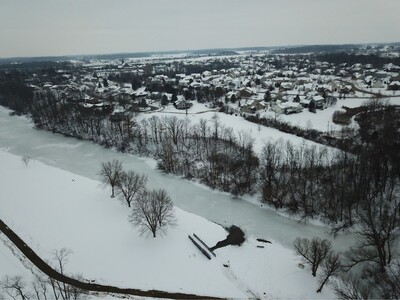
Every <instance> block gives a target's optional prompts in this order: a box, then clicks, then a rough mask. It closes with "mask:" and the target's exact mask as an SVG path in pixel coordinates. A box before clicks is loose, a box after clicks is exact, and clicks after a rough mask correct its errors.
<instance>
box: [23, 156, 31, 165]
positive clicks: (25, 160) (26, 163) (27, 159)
mask: <svg viewBox="0 0 400 300" xmlns="http://www.w3.org/2000/svg"><path fill="white" fill-rule="evenodd" d="M22 161H23V163H24V164H25V166H28V164H29V163H30V161H31V157H30V156H28V155H24V156H22Z"/></svg>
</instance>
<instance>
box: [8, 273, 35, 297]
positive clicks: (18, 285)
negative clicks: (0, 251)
mask: <svg viewBox="0 0 400 300" xmlns="http://www.w3.org/2000/svg"><path fill="white" fill-rule="evenodd" d="M0 287H1V288H2V290H3V291H4V292H5V293H6V294H7V295H8V296H9V297H11V298H12V299H14V300H16V299H21V300H28V299H30V298H31V297H32V295H31V294H30V293H29V291H28V290H27V287H26V283H25V282H24V281H23V279H22V277H21V276H14V277H10V276H5V277H4V279H3V280H2V281H1V282H0Z"/></svg>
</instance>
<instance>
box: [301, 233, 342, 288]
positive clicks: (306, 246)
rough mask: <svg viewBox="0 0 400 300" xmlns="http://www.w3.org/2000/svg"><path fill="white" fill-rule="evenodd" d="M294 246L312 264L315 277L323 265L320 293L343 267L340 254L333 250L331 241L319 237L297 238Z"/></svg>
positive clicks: (320, 277)
mask: <svg viewBox="0 0 400 300" xmlns="http://www.w3.org/2000/svg"><path fill="white" fill-rule="evenodd" d="M294 248H295V250H296V252H297V253H298V254H299V255H301V257H302V258H303V260H304V261H305V262H306V263H307V264H308V265H310V267H311V272H312V275H313V276H314V277H316V276H317V271H318V269H319V268H320V267H321V269H322V270H321V272H320V276H319V282H320V286H319V288H318V289H317V293H320V292H321V291H322V288H323V287H324V286H325V284H326V283H327V282H328V280H329V278H331V277H332V276H335V275H337V274H338V272H339V271H340V269H341V266H342V263H341V260H340V258H339V254H337V253H335V252H334V251H332V245H331V242H330V241H328V240H321V239H320V238H317V237H315V238H313V239H312V240H309V239H306V238H296V240H295V241H294Z"/></svg>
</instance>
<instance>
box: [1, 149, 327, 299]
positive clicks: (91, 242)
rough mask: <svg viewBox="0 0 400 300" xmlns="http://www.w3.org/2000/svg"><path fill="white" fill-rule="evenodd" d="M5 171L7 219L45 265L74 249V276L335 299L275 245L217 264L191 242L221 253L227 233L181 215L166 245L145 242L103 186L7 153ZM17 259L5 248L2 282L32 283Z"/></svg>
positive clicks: (228, 293) (217, 292)
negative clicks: (21, 279) (20, 279)
mask: <svg viewBox="0 0 400 300" xmlns="http://www.w3.org/2000/svg"><path fill="white" fill-rule="evenodd" d="M0 165H1V166H2V168H1V169H0V178H1V179H2V188H1V189H0V201H1V210H0V217H1V218H2V219H3V220H4V221H5V222H6V223H8V225H9V226H10V227H12V229H13V230H15V231H16V233H17V234H19V235H20V236H21V237H22V238H23V239H24V240H25V241H26V242H27V243H28V244H29V245H30V246H31V247H32V248H33V249H34V250H35V251H36V252H37V253H38V254H39V255H40V256H42V257H43V258H45V259H48V260H50V258H51V257H52V252H53V251H54V250H55V249H61V248H63V247H66V248H68V249H71V250H72V254H71V256H70V259H69V262H68V265H67V273H69V274H81V275H83V277H85V278H87V279H91V280H96V282H99V283H107V284H114V285H117V286H121V287H133V288H141V289H153V288H154V289H161V290H166V291H175V292H188V293H197V294H202V295H212V296H220V297H232V298H248V297H254V296H260V297H262V298H333V293H332V292H331V291H330V290H329V288H328V287H326V288H325V289H324V290H323V292H322V294H317V293H316V292H315V290H316V288H317V282H316V280H315V279H314V278H313V277H312V276H311V274H309V273H310V272H308V270H307V269H304V270H302V269H299V268H298V267H297V264H298V262H299V261H300V260H299V258H298V257H297V256H296V255H295V254H294V252H293V251H292V250H289V249H286V248H284V247H282V246H280V245H279V244H277V243H276V242H274V241H272V242H273V243H272V244H263V246H265V248H257V245H260V243H258V242H257V241H256V240H255V237H248V240H247V241H246V242H245V243H244V245H243V246H242V247H227V248H223V249H218V250H216V253H217V258H216V259H213V260H211V261H209V260H207V259H206V258H205V257H204V256H203V255H202V254H201V253H200V252H199V251H198V249H196V248H195V247H194V245H193V244H192V243H191V242H190V241H189V239H188V238H187V235H188V234H191V233H193V232H195V233H197V234H198V235H199V236H200V237H202V238H203V240H204V241H205V242H206V243H207V244H209V245H210V246H213V245H214V244H215V243H216V242H217V241H219V240H222V239H224V238H225V237H226V232H225V230H224V229H223V228H222V227H221V226H219V225H216V224H214V223H211V222H209V221H207V220H205V219H203V218H201V217H198V216H195V215H193V214H190V213H187V212H185V211H182V210H180V209H178V208H176V215H177V218H178V226H177V227H175V228H173V229H171V230H169V231H168V235H167V236H166V237H157V238H155V239H153V238H146V237H141V236H140V235H139V234H138V231H137V230H136V228H134V227H133V226H132V225H131V224H130V223H129V222H128V220H127V218H128V214H129V211H128V208H127V207H125V206H124V205H123V204H122V203H120V202H119V201H118V200H116V199H111V198H109V191H108V190H104V189H102V188H100V186H99V183H98V182H97V181H94V180H91V179H87V178H84V177H81V176H78V175H75V174H72V173H69V172H66V171H62V170H60V169H57V168H54V167H49V166H46V165H44V164H42V163H40V162H38V161H33V160H32V161H31V162H30V163H29V164H28V166H27V167H26V166H25V164H24V163H23V162H22V160H21V158H20V157H18V156H14V155H11V154H9V153H6V152H4V151H0ZM7 251H8V252H7ZM9 252H10V251H9V250H8V249H7V248H5V247H4V246H3V245H1V247H0V265H1V266H3V265H4V266H7V267H5V268H4V269H3V268H1V271H0V275H1V276H3V275H4V274H8V273H9V272H12V273H13V274H15V273H18V274H22V275H24V274H23V272H20V271H21V270H19V268H18V267H17V266H18V261H17V260H16V259H15V258H14V257H12V256H11V255H10V253H9ZM3 253H7V254H5V255H4V254H3ZM227 263H228V264H229V266H230V267H228V268H226V267H224V266H223V264H227ZM14 268H15V269H14ZM4 270H6V271H4ZM14 270H15V271H16V272H15V271H14Z"/></svg>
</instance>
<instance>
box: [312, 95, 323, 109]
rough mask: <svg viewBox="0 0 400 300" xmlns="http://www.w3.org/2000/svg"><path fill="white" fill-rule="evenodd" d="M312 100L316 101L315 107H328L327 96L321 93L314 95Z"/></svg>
mask: <svg viewBox="0 0 400 300" xmlns="http://www.w3.org/2000/svg"><path fill="white" fill-rule="evenodd" d="M312 100H313V101H314V102H315V107H316V108H319V109H324V108H326V103H325V98H324V97H322V96H319V95H316V96H314V97H312Z"/></svg>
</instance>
